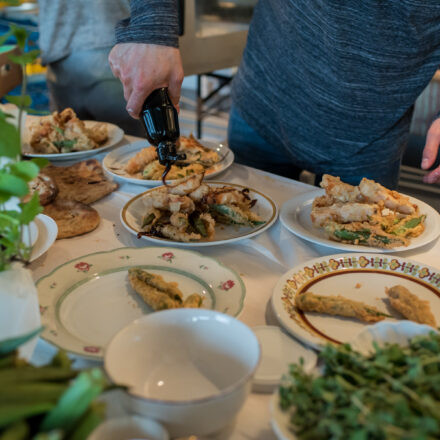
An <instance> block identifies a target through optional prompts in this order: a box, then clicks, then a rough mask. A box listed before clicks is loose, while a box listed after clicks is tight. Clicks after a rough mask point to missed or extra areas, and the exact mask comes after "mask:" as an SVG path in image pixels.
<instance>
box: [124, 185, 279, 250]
mask: <svg viewBox="0 0 440 440" xmlns="http://www.w3.org/2000/svg"><path fill="white" fill-rule="evenodd" d="M209 185H210V186H213V187H222V186H225V185H226V186H230V187H233V188H236V189H238V190H242V189H244V188H246V187H245V186H243V185H238V184H235V183H227V182H209ZM156 190H157V189H156V188H153V189H149V190H148V191H145V192H143V193H141V194H138V195H137V196H135V197H133V198H132V199H130V200H129V201H128V202H127V203H126V204H125V206H124V207H123V208H122V210H121V222H122V224H123V225H124V227H125V229H127V231H129V232H131V233H132V234H134V235H138V233H139V232H140V231H141V223H142V218H143V217H144V214H145V208H144V203H143V200H142V199H143V197H145V195H147V194H149V193H150V192H151V191H156ZM249 190H250V191H249V197H250V198H251V199H256V200H257V203H256V204H255V206H254V207H253V208H252V210H253V211H254V212H255V213H256V214H258V215H259V216H260V217H261V218H262V219H263V220H265V223H264V224H262V225H260V226H257V227H255V228H252V227H248V226H238V225H220V224H218V225H216V227H215V237H214V240H210V241H208V240H205V241H203V240H200V241H193V242H190V243H183V242H180V241H173V240H169V239H166V238H159V237H150V236H146V235H142V236H141V237H140V240H147V241H151V242H154V243H157V244H162V245H164V244H168V243H169V244H172V245H173V246H182V247H201V246H214V245H219V244H230V243H235V242H237V241H240V240H243V239H245V238H251V237H254V236H255V235H259V234H261V233H262V232H264V231H265V230H266V229H268V228H270V227H271V226H272V225H273V224H274V223H275V221H276V219H277V216H278V210H277V206H276V204H275V202H274V201H273V200H272V199H270V198H269V197H268V196H266V195H264V194H263V193H261V192H259V191H256V190H254V189H252V188H249Z"/></svg>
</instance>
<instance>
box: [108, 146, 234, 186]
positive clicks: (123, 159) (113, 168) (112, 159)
mask: <svg viewBox="0 0 440 440" xmlns="http://www.w3.org/2000/svg"><path fill="white" fill-rule="evenodd" d="M200 143H201V144H202V145H203V146H205V147H207V148H210V149H212V150H215V151H217V153H218V154H219V156H220V157H221V158H222V159H221V160H220V162H218V163H216V164H215V165H214V166H212V167H210V168H208V169H207V170H206V171H205V178H207V179H212V178H214V177H215V176H217V175H218V174H220V173H222V172H223V171H225V170H226V169H227V168H229V167H230V166H231V165H232V164H233V163H234V153H233V152H232V150H230V149H229V147H228V146H227V145H226V144H222V143H218V142H211V141H207V140H203V139H201V140H200ZM145 147H148V144H147V142H146V141H137V142H133V143H132V144H129V145H124V146H123V147H120V148H118V149H116V150H114V151H111V152H110V153H108V154H107V155H106V156H105V158H104V160H103V161H102V166H103V167H104V169H105V171H107V172H108V173H109V174H110V175H111V176H112V177H113V178H114V179H115V180H117V181H120V182H126V183H134V184H136V185H142V186H148V187H153V186H159V185H162V181H161V180H148V179H142V178H141V176H139V177H135V176H133V175H132V174H128V173H127V172H126V171H125V166H126V165H127V162H128V161H129V160H130V159H131V158H132V157H133V156H134V155H135V154H136V153H138V152H139V151H140V150H142V149H143V148H145Z"/></svg>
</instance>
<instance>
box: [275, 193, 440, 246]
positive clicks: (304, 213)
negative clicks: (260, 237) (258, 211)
mask: <svg viewBox="0 0 440 440" xmlns="http://www.w3.org/2000/svg"><path fill="white" fill-rule="evenodd" d="M324 193H325V192H324V190H316V191H311V192H306V193H303V194H299V195H298V196H295V197H293V198H292V199H290V200H288V201H287V202H285V203H284V205H283V206H282V207H281V211H280V221H281V223H282V224H283V226H284V227H285V228H286V229H288V230H289V231H290V232H292V233H293V234H295V235H297V236H298V237H301V238H303V239H304V240H307V241H310V242H311V243H315V244H319V245H322V246H326V247H330V248H334V249H340V250H343V251H348V252H370V253H371V252H377V253H381V254H384V253H396V252H402V251H408V250H410V249H416V248H419V247H421V246H424V245H426V244H428V243H431V242H432V241H434V240H435V239H436V238H438V236H439V235H440V214H439V213H438V212H437V211H436V210H435V209H434V208H432V207H431V206H429V205H428V204H426V203H425V202H422V201H421V200H418V199H415V198H414V197H410V198H409V199H410V201H411V203H416V204H417V205H418V206H419V207H420V212H421V213H422V214H426V220H425V231H424V232H423V234H421V235H420V236H418V237H415V238H412V239H411V242H410V244H409V245H408V246H400V247H396V248H393V249H383V248H374V247H369V246H359V245H352V244H348V243H340V242H338V241H333V240H330V239H329V238H327V236H326V234H325V232H324V230H323V229H322V228H317V227H316V226H314V225H313V223H312V221H311V219H310V212H311V210H312V204H313V200H314V199H315V198H316V197H318V196H322V195H323V194H324Z"/></svg>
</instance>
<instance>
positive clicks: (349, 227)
mask: <svg viewBox="0 0 440 440" xmlns="http://www.w3.org/2000/svg"><path fill="white" fill-rule="evenodd" d="M321 186H322V187H323V188H324V189H325V192H326V193H325V194H324V195H322V196H318V197H316V198H315V199H314V200H313V204H312V209H311V212H310V220H311V221H312V223H313V225H315V226H316V227H322V228H324V231H325V232H326V234H327V236H328V238H329V239H330V240H335V241H340V242H343V243H349V244H353V245H364V246H373V247H379V248H387V249H389V248H394V247H398V246H407V245H408V244H409V241H410V238H412V237H418V236H419V235H420V234H422V233H423V231H424V230H425V225H424V222H425V219H426V215H424V214H421V213H420V212H419V208H418V206H417V205H414V204H412V203H411V202H410V200H409V198H408V197H406V196H404V195H402V194H399V193H398V192H396V191H390V190H388V189H386V188H385V187H383V186H382V185H380V184H379V183H376V182H374V181H373V180H368V179H366V178H364V179H362V181H361V183H360V184H359V186H352V185H348V184H346V183H343V182H341V179H340V178H339V177H334V176H330V175H328V174H325V175H324V176H323V179H322V182H321Z"/></svg>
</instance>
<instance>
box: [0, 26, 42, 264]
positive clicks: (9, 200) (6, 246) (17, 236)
mask: <svg viewBox="0 0 440 440" xmlns="http://www.w3.org/2000/svg"><path fill="white" fill-rule="evenodd" d="M11 36H14V37H15V40H16V42H17V46H18V48H19V50H20V54H15V55H12V54H11V55H9V59H10V60H11V61H12V62H14V63H17V64H19V65H20V66H21V68H22V72H23V81H22V85H21V94H20V95H18V96H12V95H7V96H5V99H6V100H7V101H8V102H10V103H12V104H15V105H16V106H17V107H18V109H19V111H18V123H17V124H14V123H12V122H11V118H12V115H10V114H8V113H5V112H4V111H2V110H1V109H0V271H4V270H6V269H8V268H10V265H11V263H12V262H13V261H21V262H24V263H26V262H27V261H28V260H29V257H30V253H31V250H32V249H31V248H30V246H28V245H27V244H26V243H25V242H24V241H23V234H24V229H25V228H28V227H29V224H30V223H31V222H32V220H33V219H34V218H35V217H36V216H37V215H38V214H39V213H40V212H41V211H42V208H41V206H40V201H39V197H38V194H37V193H34V194H33V196H32V197H31V198H30V200H28V201H27V202H20V200H22V199H23V197H25V196H27V195H28V193H29V187H28V182H29V181H31V180H32V179H33V178H34V177H36V176H37V175H38V173H39V171H40V169H41V168H42V167H44V166H45V165H47V163H48V162H47V161H46V160H45V159H41V158H36V159H32V160H30V161H23V160H21V132H22V119H23V117H22V116H23V112H24V111H25V110H27V111H28V112H30V109H29V107H30V106H31V104H32V100H31V97H30V96H29V95H26V88H27V76H26V65H27V64H29V63H31V62H33V61H35V59H36V58H37V57H38V55H39V51H38V50H31V51H28V52H24V50H25V47H26V41H27V37H28V35H27V32H26V30H24V29H22V28H20V27H17V26H15V25H11V26H10V30H9V32H7V33H6V34H5V35H3V36H1V37H0V46H2V45H3V44H4V43H5V42H6V41H7V40H8V38H9V37H11ZM14 200H15V201H17V202H18V203H13V202H14Z"/></svg>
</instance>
